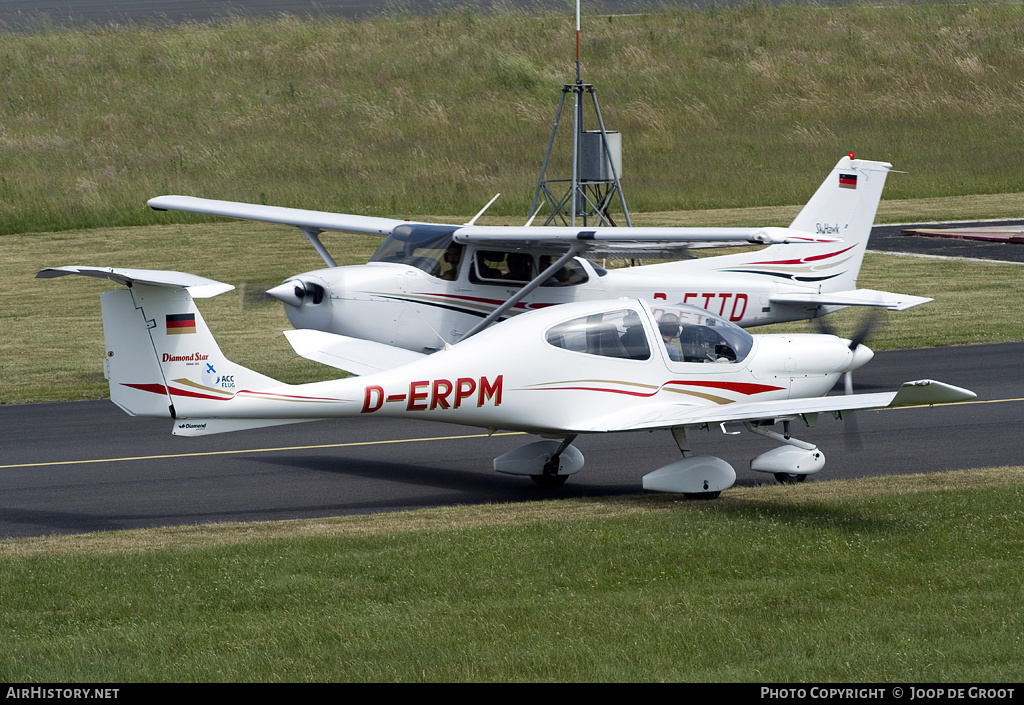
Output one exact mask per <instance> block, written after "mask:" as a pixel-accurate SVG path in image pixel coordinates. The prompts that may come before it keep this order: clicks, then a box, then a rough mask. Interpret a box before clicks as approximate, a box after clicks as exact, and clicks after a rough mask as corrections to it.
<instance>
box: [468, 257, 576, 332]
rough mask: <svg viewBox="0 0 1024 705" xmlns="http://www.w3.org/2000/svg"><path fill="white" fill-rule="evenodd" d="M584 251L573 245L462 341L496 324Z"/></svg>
mask: <svg viewBox="0 0 1024 705" xmlns="http://www.w3.org/2000/svg"><path fill="white" fill-rule="evenodd" d="M582 251H583V245H582V244H576V243H573V244H572V245H571V246H570V247H569V251H568V252H566V253H565V254H564V255H562V256H561V257H559V258H558V260H557V261H555V262H554V263H553V264H552V265H551V266H549V267H548V268H547V269H545V270H544V271H543V272H541V273H540V274H538V275H537V276H536V277H534V278H533V280H532V281H530V282H529V283H528V284H527V285H526V286H524V287H523V288H522V289H520V290H519V291H517V292H516V293H515V294H514V295H513V296H511V297H509V299H508V301H506V302H505V303H503V304H502V305H501V306H499V307H498V308H496V309H494V310H493V311H492V312H491V313H490V314H489V315H488V316H487V318H485V319H484V320H482V321H480V322H479V323H477V324H476V325H475V326H473V328H472V329H470V331H469V332H468V333H466V334H465V335H464V336H462V340H465V339H466V338H471V337H472V336H474V335H476V334H477V333H479V332H480V331H482V330H483V329H484V328H486V327H487V326H489V325H491V324H492V323H494V322H495V321H497V320H499V319H500V318H501V317H502V316H503V315H505V312H506V311H508V310H509V309H510V308H512V307H513V306H515V305H516V304H517V303H519V302H520V301H522V300H523V299H524V298H526V296H527V295H528V294H530V293H531V292H532V291H533V290H534V289H536V288H537V287H538V286H540V285H541V284H543V283H544V282H546V281H547V280H548V279H550V278H551V277H553V276H554V275H555V272H557V271H558V270H559V269H561V268H562V267H564V266H565V265H566V264H568V263H569V260H571V259H572V258H573V257H575V256H576V255H578V254H579V253H580V252H582Z"/></svg>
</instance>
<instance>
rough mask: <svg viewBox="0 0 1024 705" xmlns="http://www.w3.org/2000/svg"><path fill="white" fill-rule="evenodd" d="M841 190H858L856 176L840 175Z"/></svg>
mask: <svg viewBox="0 0 1024 705" xmlns="http://www.w3.org/2000/svg"><path fill="white" fill-rule="evenodd" d="M839 188H857V175H856V174H840V175H839Z"/></svg>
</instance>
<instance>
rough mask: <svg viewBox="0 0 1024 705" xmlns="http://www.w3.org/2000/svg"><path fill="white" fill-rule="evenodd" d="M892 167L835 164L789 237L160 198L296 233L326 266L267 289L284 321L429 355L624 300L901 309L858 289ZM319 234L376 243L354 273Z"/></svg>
mask: <svg viewBox="0 0 1024 705" xmlns="http://www.w3.org/2000/svg"><path fill="white" fill-rule="evenodd" d="M891 168H892V165H890V164H887V163H884V162H872V161H867V160H863V159H852V158H851V157H850V156H846V157H843V158H842V159H840V160H839V162H838V163H837V164H836V166H835V168H834V169H833V170H832V171H831V172H830V173H829V175H828V177H827V178H826V179H825V181H824V182H823V183H822V184H821V186H820V187H819V188H818V190H817V192H816V193H815V194H814V196H813V197H812V198H811V200H810V201H809V202H808V203H807V205H806V206H805V207H804V208H803V210H802V211H801V212H800V214H799V215H798V216H797V217H796V219H795V220H794V221H793V222H792V224H791V225H790V226H789V227H788V228H772V227H763V228H704V227H672V228H665V227H662V228H653V227H652V228H643V227H631V228H622V227H608V228H582V227H580V228H571V227H529V226H524V227H507V226H506V227H484V226H477V225H474V223H475V221H476V219H477V218H478V217H479V214H478V215H477V217H476V218H474V219H473V220H472V221H470V223H468V224H467V225H438V224H430V223H417V222H409V221H405V220H396V219H390V218H372V217H366V216H359V215H346V214H340V213H324V212H319V211H306V210H298V209H294V208H279V207H274V206H261V205H252V204H246V203H233V202H229V201H215V200H209V199H203V198H192V197H188V196H160V197H157V198H153V199H151V200H150V201H149V205H150V207H152V208H154V209H157V210H181V211H190V212H195V213H204V214H209V215H219V216H227V217H232V218H241V219H248V220H256V221H266V222H271V223H282V224H288V225H294V226H297V227H298V228H300V229H302V230H303V232H305V233H306V236H307V237H308V238H309V240H310V242H311V243H313V245H314V246H315V247H316V249H317V251H318V252H319V253H320V255H321V257H323V259H324V261H325V262H326V263H327V265H328V268H327V269H320V270H317V271H313V272H306V273H305V274H299V275H297V276H294V277H291V278H290V279H288V280H287V281H286V282H285V283H284V284H282V285H280V286H277V287H274V288H273V289H271V290H270V291H269V292H268V293H269V294H270V295H272V296H274V297H276V298H278V299H280V300H281V301H283V302H284V303H285V311H286V312H287V314H288V318H289V320H290V321H291V323H292V325H293V326H295V327H296V328H300V329H313V330H321V331H326V332H329V333H336V334H339V335H344V336H349V337H352V338H357V339H363V340H371V341H377V342H381V343H387V344H388V345H393V346H398V347H402V348H406V349H408V350H413V351H416V352H433V351H435V350H439V349H441V348H443V347H444V346H445V345H446V344H447V343H453V342H456V341H459V340H462V339H464V338H467V337H469V336H471V335H473V334H475V333H476V332H478V331H480V330H482V329H483V328H486V327H487V326H488V325H490V324H491V323H493V322H495V321H497V320H500V319H503V318H506V317H510V316H512V315H515V314H517V313H521V312H524V311H528V310H531V309H538V308H544V307H546V306H550V305H552V304H564V303H569V302H572V301H585V300H594V299H614V298H619V297H631V298H640V299H645V300H647V301H649V302H650V303H651V305H652V306H653V307H654V308H655V309H659V308H661V307H662V306H663V305H664V304H666V303H672V302H676V301H681V302H685V303H691V304H695V305H697V306H700V307H702V308H705V309H707V310H708V311H710V312H712V313H715V314H717V315H719V316H721V317H723V318H726V319H728V320H730V321H732V322H734V323H736V324H738V325H739V326H741V327H748V326H756V325H763V324H767V323H778V322H781V321H794V320H801V319H805V318H815V317H817V316H822V315H825V314H827V313H830V312H832V311H835V310H838V309H840V308H844V307H846V306H858V305H859V306H881V307H885V308H888V309H891V310H902V309H905V308H908V307H910V306H916V305H918V304H921V303H925V302H927V301H930V300H931V299H927V298H923V297H919V296H907V295H901V294H892V293H888V292H881V291H873V290H868V289H858V288H857V275H858V273H859V271H860V266H861V261H862V260H863V257H864V251H865V249H866V247H867V243H868V237H869V236H870V234H871V226H872V224H873V222H874V218H875V211H876V210H877V208H878V202H879V200H880V198H881V194H882V187H883V186H884V184H885V179H886V175H887V174H888V172H889V169H891ZM324 230H340V231H350V232H359V233H371V234H380V235H386V236H387V239H386V240H385V241H384V243H383V244H382V245H381V246H380V248H379V249H378V250H377V252H376V253H375V254H374V255H373V257H372V258H371V259H370V262H369V263H368V264H365V265H355V266H345V267H337V266H335V264H334V260H333V259H332V258H331V256H330V255H329V254H328V253H327V250H326V249H325V248H324V246H323V244H322V243H321V242H320V240H319V235H320V233H321V232H323V231H324ZM750 243H753V244H765V245H772V246H771V247H768V248H765V249H760V250H758V251H755V252H749V253H745V254H733V255H722V256H717V257H706V258H703V259H689V260H686V261H674V262H668V263H663V264H653V265H645V266H639V267H630V268H625V269H617V270H605V269H603V268H602V267H599V266H598V265H597V264H595V263H594V262H592V261H590V260H588V259H586V258H585V257H584V256H590V257H594V256H597V257H600V256H613V257H637V256H639V257H663V258H666V257H667V258H677V259H678V258H679V257H686V256H688V249H689V248H693V247H702V246H720V245H729V244H740V245H743V244H750Z"/></svg>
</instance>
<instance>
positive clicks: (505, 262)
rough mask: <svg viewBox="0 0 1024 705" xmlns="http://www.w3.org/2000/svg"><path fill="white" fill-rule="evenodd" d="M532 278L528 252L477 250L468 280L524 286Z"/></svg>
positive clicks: (531, 263) (530, 259)
mask: <svg viewBox="0 0 1024 705" xmlns="http://www.w3.org/2000/svg"><path fill="white" fill-rule="evenodd" d="M534 276H535V272H534V267H533V255H531V254H529V253H528V252H499V251H497V250H479V251H478V252H477V253H476V257H475V258H474V260H473V269H472V271H471V272H470V277H469V278H470V280H471V281H473V282H476V283H483V284H496V283H501V284H508V283H512V284H526V283H527V282H529V281H530V280H531V279H533V277H534Z"/></svg>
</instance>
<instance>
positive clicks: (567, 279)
mask: <svg viewBox="0 0 1024 705" xmlns="http://www.w3.org/2000/svg"><path fill="white" fill-rule="evenodd" d="M556 259H557V258H556V257H553V256H551V255H541V256H540V268H541V271H543V270H545V269H547V268H548V267H550V266H551V265H552V264H554V263H555V261H556ZM588 279H590V277H589V276H588V275H587V270H586V269H584V268H583V265H582V264H580V263H579V261H578V260H575V259H572V260H569V262H568V263H567V264H566V265H565V266H564V267H562V268H561V269H559V270H558V271H557V272H555V273H554V275H552V277H551V278H550V279H548V280H547V281H546V282H544V283H543V284H541V286H576V285H577V284H583V283H585V282H586V281H587V280H588Z"/></svg>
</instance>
